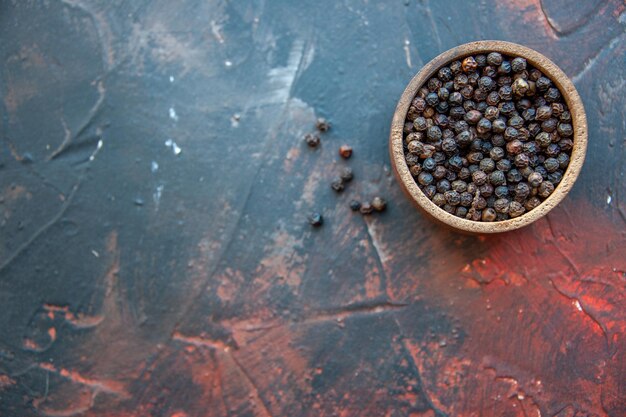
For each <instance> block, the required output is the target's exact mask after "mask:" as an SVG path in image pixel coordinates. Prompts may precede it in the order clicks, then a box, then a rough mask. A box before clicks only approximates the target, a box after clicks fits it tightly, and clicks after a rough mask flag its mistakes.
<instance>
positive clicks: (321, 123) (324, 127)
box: [315, 117, 330, 132]
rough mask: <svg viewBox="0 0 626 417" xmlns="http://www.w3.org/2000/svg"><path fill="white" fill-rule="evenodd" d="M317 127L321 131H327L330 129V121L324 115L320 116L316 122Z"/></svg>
mask: <svg viewBox="0 0 626 417" xmlns="http://www.w3.org/2000/svg"><path fill="white" fill-rule="evenodd" d="M315 128H316V129H317V130H319V131H320V132H327V131H328V130H330V123H329V122H328V121H327V120H326V119H324V118H323V117H320V118H319V119H317V122H316V123H315Z"/></svg>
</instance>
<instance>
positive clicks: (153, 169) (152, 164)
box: [150, 161, 159, 174]
mask: <svg viewBox="0 0 626 417" xmlns="http://www.w3.org/2000/svg"><path fill="white" fill-rule="evenodd" d="M158 170H159V163H158V162H157V161H152V162H150V172H152V173H153V174H154V173H155V172H157V171H158Z"/></svg>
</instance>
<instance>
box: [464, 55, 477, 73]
mask: <svg viewBox="0 0 626 417" xmlns="http://www.w3.org/2000/svg"><path fill="white" fill-rule="evenodd" d="M461 68H462V69H463V71H464V72H473V71H476V68H478V64H477V63H476V60H475V59H474V57H471V56H468V57H467V58H465V59H464V60H463V62H462V64H461Z"/></svg>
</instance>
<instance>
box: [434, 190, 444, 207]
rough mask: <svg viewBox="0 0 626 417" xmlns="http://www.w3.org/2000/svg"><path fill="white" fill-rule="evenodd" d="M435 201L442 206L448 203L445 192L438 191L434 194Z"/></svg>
mask: <svg viewBox="0 0 626 417" xmlns="http://www.w3.org/2000/svg"><path fill="white" fill-rule="evenodd" d="M432 201H433V203H435V204H436V205H437V206H439V207H441V206H443V205H444V204H446V198H445V197H444V196H443V193H437V194H435V195H434V196H433V199H432Z"/></svg>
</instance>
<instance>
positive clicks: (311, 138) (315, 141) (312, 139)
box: [304, 133, 320, 148]
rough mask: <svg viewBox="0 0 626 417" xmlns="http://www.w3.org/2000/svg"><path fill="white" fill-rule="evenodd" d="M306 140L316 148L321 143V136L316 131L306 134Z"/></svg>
mask: <svg viewBox="0 0 626 417" xmlns="http://www.w3.org/2000/svg"><path fill="white" fill-rule="evenodd" d="M304 141H305V142H306V144H307V145H309V146H310V147H311V148H316V147H317V146H318V145H319V144H320V137H319V136H318V135H316V134H315V133H308V134H306V135H305V136H304Z"/></svg>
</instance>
